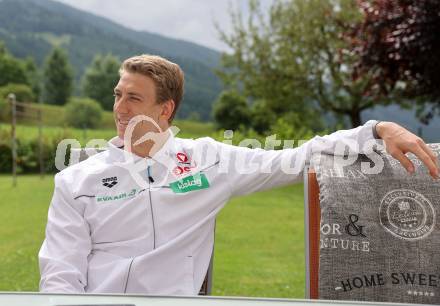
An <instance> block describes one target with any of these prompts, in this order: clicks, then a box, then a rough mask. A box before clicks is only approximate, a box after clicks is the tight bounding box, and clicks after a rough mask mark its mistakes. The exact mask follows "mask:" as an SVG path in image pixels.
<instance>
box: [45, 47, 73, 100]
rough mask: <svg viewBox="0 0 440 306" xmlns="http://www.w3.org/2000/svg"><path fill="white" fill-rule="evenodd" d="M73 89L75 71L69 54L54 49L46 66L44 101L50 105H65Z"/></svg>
mask: <svg viewBox="0 0 440 306" xmlns="http://www.w3.org/2000/svg"><path fill="white" fill-rule="evenodd" d="M72 88H73V71H72V67H71V66H70V64H69V59H68V57H67V54H66V53H65V52H64V51H63V50H62V49H60V48H54V49H53V50H52V52H51V54H50V55H49V56H48V57H47V59H46V62H45V66H44V100H45V102H47V103H49V104H58V105H64V104H65V103H66V102H67V100H68V99H69V97H70V95H71V93H72Z"/></svg>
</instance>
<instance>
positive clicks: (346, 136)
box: [219, 120, 377, 196]
mask: <svg viewBox="0 0 440 306" xmlns="http://www.w3.org/2000/svg"><path fill="white" fill-rule="evenodd" d="M376 124H377V121H375V120H370V121H368V122H367V123H365V124H364V125H363V126H359V127H357V128H354V129H350V130H340V131H336V132H334V133H332V134H330V135H326V136H316V137H314V138H312V139H311V140H309V141H307V142H305V143H304V144H302V145H300V146H298V147H296V148H287V149H283V150H263V149H250V148H247V147H238V146H232V145H227V144H224V143H220V144H219V147H220V153H219V154H220V171H223V172H224V173H226V177H227V178H226V179H227V181H228V182H229V184H230V188H231V191H232V192H231V195H232V196H237V195H243V194H248V193H252V192H255V191H260V190H265V189H269V188H273V187H277V186H283V185H287V184H292V183H297V182H301V181H302V176H303V171H304V167H305V165H306V164H307V163H308V161H309V160H310V159H311V156H312V154H315V153H319V152H320V153H326V154H335V155H338V154H340V155H344V152H345V150H346V149H347V147H348V152H349V154H355V153H365V154H368V153H370V152H372V151H373V148H374V144H376V140H375V139H376V138H377V137H376V135H375V129H374V128H375V125H376Z"/></svg>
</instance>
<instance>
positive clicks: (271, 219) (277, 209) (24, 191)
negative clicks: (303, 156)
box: [0, 175, 304, 298]
mask: <svg viewBox="0 0 440 306" xmlns="http://www.w3.org/2000/svg"><path fill="white" fill-rule="evenodd" d="M52 188H53V178H52V176H49V175H48V176H46V177H45V178H44V179H43V180H40V178H39V176H33V175H32V176H31V175H29V176H20V177H19V178H18V186H17V187H16V188H12V181H11V177H10V176H6V175H3V176H0V197H1V199H0V210H1V212H2V214H1V215H0V216H1V217H0V222H1V227H0V237H1V242H2V243H1V244H0V291H37V290H38V280H39V272H38V261H37V253H38V250H39V248H40V245H41V242H42V241H43V239H44V228H45V223H46V218H47V208H48V204H49V201H50V198H51V196H52ZM302 201H303V197H302V185H296V186H287V187H283V188H279V189H275V190H271V191H265V192H260V193H257V194H253V195H249V196H245V197H240V198H235V199H233V200H232V201H231V202H230V203H229V204H228V205H227V206H226V208H225V209H223V211H222V212H221V213H220V215H219V217H218V219H217V227H216V244H215V258H214V280H213V295H235V296H260V297H261V296H264V297H290V298H302V297H304V238H303V237H304V230H303V202H302Z"/></svg>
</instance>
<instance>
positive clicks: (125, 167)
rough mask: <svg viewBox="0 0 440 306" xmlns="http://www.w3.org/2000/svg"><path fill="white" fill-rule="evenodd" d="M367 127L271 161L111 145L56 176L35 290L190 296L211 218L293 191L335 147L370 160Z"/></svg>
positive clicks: (206, 148)
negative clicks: (345, 146) (320, 155)
mask: <svg viewBox="0 0 440 306" xmlns="http://www.w3.org/2000/svg"><path fill="white" fill-rule="evenodd" d="M375 123H376V121H374V120H371V121H368V122H367V123H366V124H365V125H363V126H360V127H358V128H355V129H352V130H343V131H338V132H335V133H333V134H331V135H328V136H324V137H318V136H317V137H315V138H313V139H312V140H310V141H309V142H307V143H305V144H303V145H302V146H300V147H298V148H295V149H283V150H277V151H274V150H270V151H266V150H262V149H248V148H243V147H236V146H231V145H227V144H224V143H220V142H216V141H214V140H213V139H211V138H201V139H196V140H192V139H180V138H175V137H170V138H169V139H168V140H167V141H166V143H165V144H164V145H163V147H162V148H161V149H160V150H159V151H158V152H157V153H156V154H155V155H154V156H153V158H149V159H142V158H140V157H137V156H135V155H133V154H130V153H127V152H126V151H124V150H123V149H121V148H120V147H121V145H122V143H121V140H120V139H119V138H114V139H113V140H111V141H110V142H109V149H108V150H107V151H105V152H102V153H99V154H96V155H94V156H91V157H89V158H88V159H87V160H85V161H83V162H80V163H78V164H76V165H73V166H70V167H68V168H66V169H64V170H63V171H61V172H59V173H58V174H57V175H56V176H55V191H54V194H53V198H52V201H51V204H50V208H49V213H48V221H47V227H46V239H45V241H44V243H43V245H42V247H41V250H40V252H39V264H40V273H41V281H40V290H41V291H43V292H77V293H80V292H99V293H140V294H185V295H186V294H188V295H192V294H197V293H198V292H199V289H200V287H201V285H202V282H203V279H204V277H205V274H206V271H207V268H208V265H209V260H210V256H211V252H212V249H213V242H214V224H215V217H216V215H217V214H218V213H219V211H220V209H221V208H222V207H223V206H224V205H225V204H226V203H227V202H228V200H229V199H230V198H231V197H232V196H237V195H243V194H247V193H251V192H255V191H259V190H264V189H269V188H272V187H275V186H281V185H286V184H291V183H295V182H300V181H301V180H302V170H303V168H304V162H305V161H306V160H308V159H309V158H310V156H311V154H312V153H313V152H317V151H322V152H327V153H332V152H333V151H334V149H335V146H336V144H340V143H344V142H347V141H351V142H350V144H351V149H352V150H353V151H358V152H361V153H368V152H365V150H363V149H362V145H363V144H364V143H365V142H367V141H370V140H373V139H374V138H375V137H374V135H373V127H374V125H375ZM352 142H355V143H357V144H359V148H355V147H356V146H353V145H352ZM367 151H368V150H367ZM127 157H130V158H132V159H131V160H130V158H129V159H128V160H127Z"/></svg>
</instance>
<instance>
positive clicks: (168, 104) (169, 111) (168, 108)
mask: <svg viewBox="0 0 440 306" xmlns="http://www.w3.org/2000/svg"><path fill="white" fill-rule="evenodd" d="M175 107H176V104H175V103H174V101H173V100H168V101H165V102H164V103H163V104H162V113H161V114H160V115H161V117H162V118H163V119H165V120H166V121H168V122H169V121H170V118H171V116H172V115H173V112H174V108H175Z"/></svg>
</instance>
